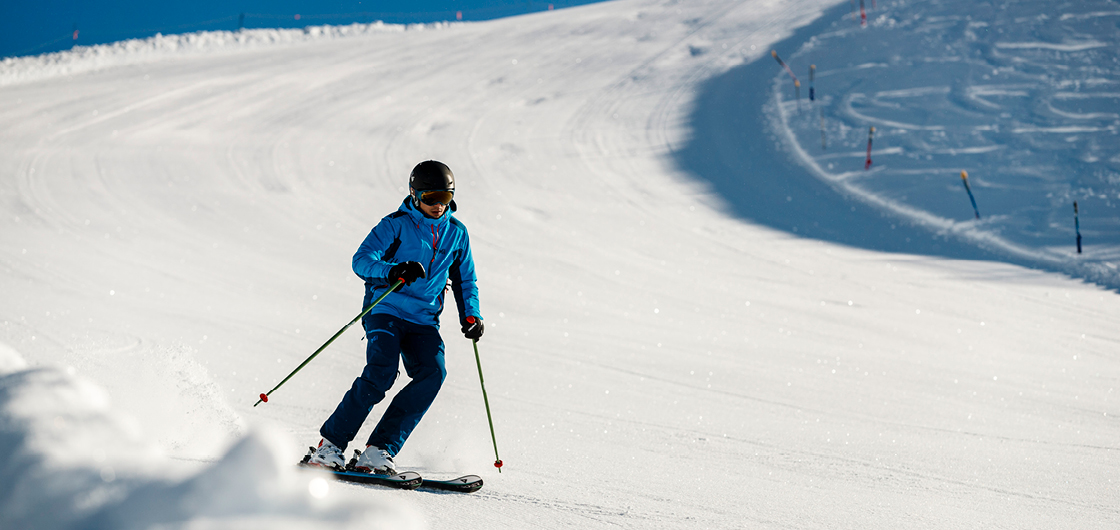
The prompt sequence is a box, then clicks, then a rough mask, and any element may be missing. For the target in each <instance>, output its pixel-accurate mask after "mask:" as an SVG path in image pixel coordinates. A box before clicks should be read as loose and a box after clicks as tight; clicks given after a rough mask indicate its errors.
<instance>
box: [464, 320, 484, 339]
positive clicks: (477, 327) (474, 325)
mask: <svg viewBox="0 0 1120 530" xmlns="http://www.w3.org/2000/svg"><path fill="white" fill-rule="evenodd" d="M485 329H486V326H483V325H482V319H481V318H479V317H467V318H466V319H465V320H464V321H463V336H464V337H466V338H468V339H471V340H478V339H481V338H482V332H483V331H484V330H485Z"/></svg>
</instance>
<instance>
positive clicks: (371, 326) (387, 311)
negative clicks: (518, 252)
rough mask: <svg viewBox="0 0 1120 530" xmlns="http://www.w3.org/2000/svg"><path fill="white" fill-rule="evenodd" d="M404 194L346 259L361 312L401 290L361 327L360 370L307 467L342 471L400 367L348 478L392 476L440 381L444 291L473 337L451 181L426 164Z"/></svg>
mask: <svg viewBox="0 0 1120 530" xmlns="http://www.w3.org/2000/svg"><path fill="white" fill-rule="evenodd" d="M408 187H409V196H408V197H406V198H405V199H404V201H403V202H402V203H401V206H400V208H398V209H397V211H396V212H393V213H391V214H389V215H387V216H385V217H384V218H382V219H381V222H380V223H378V224H377V226H375V227H374V228H373V230H372V231H371V232H370V233H369V235H368V236H366V238H365V241H363V242H362V245H361V246H360V247H358V251H357V252H356V253H355V254H354V263H353V267H354V273H356V274H357V275H358V276H359V277H361V278H362V279H364V280H365V282H366V289H365V301H364V303H363V307H368V305H369V304H370V303H371V301H372V300H374V299H375V298H377V297H378V296H380V295H381V294H383V293H384V292H385V290H386V289H388V288H390V287H391V286H392V284H393V283H395V282H396V281H397V280H398V279H399V280H401V281H402V282H403V283H402V284H401V285H400V286H399V287H398V288H397V292H394V293H393V294H391V295H389V296H387V297H385V299H384V300H383V301H382V302H381V303H380V304H378V305H377V306H375V307H374V308H373V310H372V311H370V313H369V314H367V315H366V316H365V317H364V318H363V319H362V326H363V327H364V328H365V331H366V366H365V369H364V370H363V371H362V375H361V376H359V377H358V378H357V379H355V380H354V384H353V386H351V387H350V390H348V391H347V392H346V395H345V396H343V398H342V402H341V403H339V404H338V407H337V408H336V409H335V411H334V413H333V414H331V416H330V418H328V419H327V421H326V422H325V423H324V424H323V426H322V427H321V428H320V429H319V434H321V435H322V440H320V441H319V447H318V449H317V450H316V451H315V453H314V454H313V455H312V456H311V459H310V460H309V463H311V464H314V465H318V466H321V467H326V468H333V469H343V468H344V460H343V452H344V451H345V450H346V446H347V445H348V444H349V443H350V441H351V440H353V439H354V437H355V436H356V435H357V433H358V429H359V428H360V427H361V426H362V423H363V422H365V420H366V417H367V416H368V415H369V413H370V411H371V410H372V409H373V406H374V405H376V404H377V403H379V402H380V401H381V400H382V399H384V398H385V392H386V391H388V390H389V388H391V387H392V386H393V383H394V382H395V381H396V378H397V376H398V375H399V371H398V369H397V366H398V363H399V362H400V359H401V358H403V359H404V369H405V373H406V374H407V375H408V377H409V378H411V381H410V382H409V383H408V385H407V386H405V387H404V388H403V389H401V391H400V392H399V393H398V394H397V395H396V397H394V398H393V401H392V402H391V403H390V404H389V407H388V408H387V409H386V410H385V413H384V414H383V415H382V416H381V420H380V421H379V422H378V423H377V427H375V428H374V429H373V433H371V434H370V436H369V440H368V441H367V442H366V448H365V451H363V452H362V453H361V455H360V456H359V457H358V460H357V462H356V463H355V465H354V467H355V469H356V470H357V471H363V472H367V473H376V474H379V475H394V474H396V472H397V470H396V466H395V465H394V464H393V457H394V456H396V455H397V453H399V452H400V450H401V446H402V445H404V442H405V440H407V439H408V436H409V434H411V433H412V430H413V429H414V428H416V425H417V424H418V423H419V422H420V419H421V418H422V417H423V416H424V413H425V412H427V410H428V407H429V406H431V404H432V401H433V400H434V399H435V397H436V393H437V392H439V388H440V386H441V385H442V384H443V379H444V377H445V376H446V375H447V370H446V368H445V367H444V361H443V339H442V338H441V337H440V334H439V316H440V313H441V312H442V311H443V305H444V295H445V294H446V292H447V287H448V284H450V287H451V291H452V292H453V294H454V296H455V304H456V305H457V306H458V309H459V319H460V324H461V326H462V333H463V335H464V336H466V337H467V338H468V339H472V340H478V339H479V338H480V337H482V332H483V330H484V327H483V325H482V316H481V312H480V311H479V308H478V288H477V286H476V285H475V283H476V281H475V272H474V260H473V259H472V258H471V247H470V240H469V238H468V236H467V229H466V227H465V226H463V223H461V222H459V221H458V220H457V219H455V217H454V216H453V215H452V214H451V212H454V211H455V209H456V207H455V202H454V201H453V200H452V199H453V198H454V196H455V175H454V174H452V172H451V169H450V168H448V167H447V166H446V165H444V164H443V163H441V162H436V161H434V160H428V161H425V162H421V163H419V164H417V165H416V167H415V168H413V169H412V174H411V175H410V176H409V182H408ZM449 210H450V211H449Z"/></svg>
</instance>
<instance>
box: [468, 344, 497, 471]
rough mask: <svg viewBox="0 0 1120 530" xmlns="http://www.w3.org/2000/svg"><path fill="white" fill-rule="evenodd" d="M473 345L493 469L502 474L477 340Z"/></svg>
mask: <svg viewBox="0 0 1120 530" xmlns="http://www.w3.org/2000/svg"><path fill="white" fill-rule="evenodd" d="M471 342H472V343H473V344H474V362H475V364H477V365H478V383H479V384H480V385H482V402H483V403H485V404H486V421H487V422H489V423H490V439H491V440H493V442H494V467H496V468H498V473H501V472H502V459H501V457H499V456H498V437H497V436H495V435H494V418H493V417H492V416H490V399H489V398H487V397H486V381H484V380H483V379H482V360H481V359H479V357H478V339H474V340H472V341H471Z"/></svg>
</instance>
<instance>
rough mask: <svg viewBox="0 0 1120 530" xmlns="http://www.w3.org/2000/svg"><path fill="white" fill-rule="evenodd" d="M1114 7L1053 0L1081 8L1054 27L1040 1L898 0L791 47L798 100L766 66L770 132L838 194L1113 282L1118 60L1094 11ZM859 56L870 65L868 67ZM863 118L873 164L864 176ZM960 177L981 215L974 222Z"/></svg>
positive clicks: (1014, 257) (1116, 272) (1118, 274)
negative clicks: (1078, 245)
mask: <svg viewBox="0 0 1120 530" xmlns="http://www.w3.org/2000/svg"><path fill="white" fill-rule="evenodd" d="M1112 5H1114V2H1110V1H1108V0H1098V1H1093V2H1081V3H1078V4H1076V5H1073V4H1070V5H1066V6H1062V7H1060V8H1057V9H1058V10H1075V11H1077V12H1075V13H1068V12H1067V13H1063V14H1062V15H1061V16H1060V17H1057V19H1056V20H1055V17H1054V16H1053V15H1054V10H1055V9H1056V7H1055V6H1053V5H1051V4H1045V3H1042V2H1028V3H1025V4H1023V5H1021V6H1018V7H1017V8H1016V9H1014V10H1011V11H1006V10H1003V9H1001V8H1000V7H999V6H996V5H983V6H977V5H974V4H973V3H971V2H959V1H955V0H942V1H933V2H911V1H906V0H900V1H897V2H886V3H884V4H883V5H882V6H881V7H880V8H879V9H877V10H874V11H872V12H871V14H870V16H869V23H868V25H867V27H866V28H861V27H860V26H859V24H858V22H857V21H855V20H853V17H851V16H840V17H838V18H837V19H836V20H834V21H832V23H831V24H830V27H829V28H828V29H827V30H826V31H824V32H822V34H821V35H819V36H817V37H814V38H813V39H811V40H810V41H809V42H807V43H805V45H804V46H802V47H801V48H800V49H798V50H796V51H795V52H794V53H789V54H787V55H788V57H787V60H788V62H789V63H790V64H791V65H792V67H793V68H795V69H796V73H797V75H799V76H804V78H803V79H802V82H803V83H804V84H803V86H802V94H801V98H802V99H801V101H796V100H795V98H794V97H791V96H795V94H794V90H792V89H793V87H792V86H790V85H791V82H792V81H791V80H790V79H789V77H788V76H787V75H785V73H784V72H778V73H776V74H775V78H774V83H773V92H774V97H775V100H776V101H777V102H778V105H777V107H776V110H777V111H778V112H777V113H776V116H775V118H774V123H775V126H776V127H777V128H779V129H780V130H781V131H782V135H783V137H784V138H786V141H788V142H790V143H791V144H792V150H793V152H795V153H796V156H797V157H798V159H799V160H800V162H801V163H802V164H804V165H805V166H807V167H808V168H809V169H810V170H811V171H812V172H813V173H814V174H816V175H817V176H818V177H819V178H821V179H823V180H825V181H826V182H829V183H831V184H832V185H834V186H836V187H837V188H838V189H839V190H841V192H843V193H846V194H848V195H850V196H852V197H856V198H859V199H861V200H863V201H865V202H867V203H869V204H872V205H874V206H875V207H877V208H880V209H883V210H886V211H889V212H891V213H892V214H894V215H896V216H898V217H900V218H903V219H908V220H909V221H910V222H913V223H916V224H918V225H921V226H924V227H926V228H927V229H928V230H930V231H932V232H933V233H934V234H936V236H940V237H954V238H959V239H961V240H964V241H966V242H968V243H970V244H974V245H978V246H981V247H983V248H986V249H988V250H992V251H994V252H995V253H996V254H997V255H1002V256H1005V257H1006V258H1008V259H1010V260H1011V261H1013V262H1021V263H1027V264H1031V265H1033V266H1040V267H1044V268H1047V269H1050V270H1056V271H1061V272H1065V273H1067V274H1070V275H1072V276H1075V277H1081V278H1085V279H1087V280H1089V281H1093V282H1097V283H1100V284H1101V285H1104V286H1106V287H1109V288H1112V289H1120V259H1118V257H1120V230H1118V229H1120V158H1117V157H1116V156H1114V154H1115V153H1116V152H1117V150H1118V149H1120V114H1118V113H1117V112H1116V102H1115V100H1114V98H1115V90H1116V87H1117V86H1118V85H1120V67H1118V66H1117V61H1118V60H1120V54H1118V53H1117V51H1118V49H1117V46H1116V45H1115V42H1112V43H1111V44H1110V43H1108V42H1104V41H1100V40H1097V39H1095V38H1094V35H1104V34H1109V33H1114V32H1115V18H1114V17H1112V18H1109V15H1108V12H1106V11H1095V9H1098V8H1102V7H1108V6H1112ZM1032 37H1033V38H1040V39H1045V40H1031V38H1032ZM1053 41H1058V42H1053ZM867 61H872V63H871V64H874V65H875V67H874V68H871V69H867V68H863V66H865V65H866V64H868V63H867ZM856 63H862V64H856ZM811 64H813V65H815V66H816V67H817V70H816V86H815V87H814V88H815V90H816V94H817V101H815V102H811V101H809V99H808V89H809V87H810V83H809V82H808V75H809V66H810V65H811ZM933 64H940V65H942V66H941V67H939V68H931V67H930V65H933ZM871 126H874V127H875V128H876V130H875V135H874V142H873V147H874V148H873V153H872V160H873V167H872V171H864V170H863V161H864V157H865V156H866V151H864V150H862V149H865V146H866V143H867V136H868V135H867V131H868V127H871ZM822 142H823V145H822ZM838 149H839V150H845V151H850V152H849V153H848V154H847V155H837V154H836V153H835V152H834V151H836V150H838ZM853 149H854V150H853ZM845 158H849V159H848V160H845ZM962 170H967V171H968V174H969V181H970V182H971V184H972V187H973V190H974V192H975V194H976V200H977V202H978V203H979V209H980V212H981V218H980V219H972V218H971V217H972V215H971V214H972V211H971V208H970V206H969V203H968V200H967V196H966V194H965V193H964V191H965V190H964V188H963V186H962V185H961V179H960V172H961V171H962ZM1074 201H1077V202H1078V205H1079V209H1080V218H1081V219H1080V221H1081V232H1082V234H1083V235H1084V247H1085V253H1084V254H1081V255H1078V254H1077V253H1076V249H1075V245H1074V243H1075V240H1076V237H1075V234H1074V228H1075V226H1074V225H1075V223H1074V219H1073V202H1074ZM1090 212H1091V213H1090ZM936 236H935V237H936Z"/></svg>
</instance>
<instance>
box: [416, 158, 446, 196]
mask: <svg viewBox="0 0 1120 530" xmlns="http://www.w3.org/2000/svg"><path fill="white" fill-rule="evenodd" d="M408 187H409V188H412V193H413V194H415V192H418V191H431V190H445V191H455V174H454V173H452V172H451V168H449V167H447V164H444V163H443V162H436V161H435V160H425V161H424V162H420V163H419V164H416V167H414V168H412V174H411V175H409V176H408Z"/></svg>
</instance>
